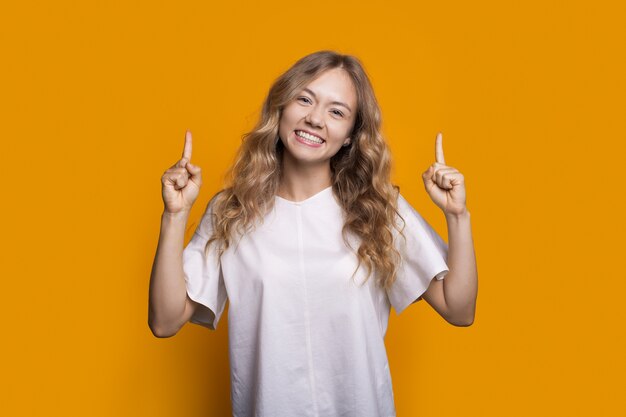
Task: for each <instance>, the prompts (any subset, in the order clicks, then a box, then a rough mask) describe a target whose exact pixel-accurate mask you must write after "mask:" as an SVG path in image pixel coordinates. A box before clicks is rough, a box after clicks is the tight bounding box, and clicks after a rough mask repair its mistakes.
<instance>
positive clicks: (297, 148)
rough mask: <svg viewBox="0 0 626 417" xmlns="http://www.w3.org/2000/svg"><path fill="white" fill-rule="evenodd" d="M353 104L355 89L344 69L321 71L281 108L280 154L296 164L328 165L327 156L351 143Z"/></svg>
mask: <svg viewBox="0 0 626 417" xmlns="http://www.w3.org/2000/svg"><path fill="white" fill-rule="evenodd" d="M356 106H357V98H356V89H355V88H354V84H353V83H352V80H351V79H350V76H349V75H348V74H347V73H346V72H345V70H343V69H341V68H334V69H331V70H328V71H326V72H324V73H322V75H320V76H319V77H318V78H316V79H314V80H313V81H311V82H310V83H309V84H308V85H307V86H306V87H305V88H304V89H303V90H302V91H300V92H299V93H298V95H297V96H296V97H295V99H294V100H292V102H291V103H289V104H288V105H287V106H285V108H284V109H283V113H282V116H281V119H280V124H279V127H278V134H279V136H280V139H281V141H282V142H283V144H284V145H285V152H284V155H283V157H284V158H289V159H291V161H290V162H295V163H299V164H307V165H315V164H323V165H330V158H331V157H333V156H334V155H335V154H336V153H337V152H338V151H339V149H341V147H342V145H344V144H348V143H350V140H351V138H350V133H351V130H352V127H353V126H354V121H355V119H356Z"/></svg>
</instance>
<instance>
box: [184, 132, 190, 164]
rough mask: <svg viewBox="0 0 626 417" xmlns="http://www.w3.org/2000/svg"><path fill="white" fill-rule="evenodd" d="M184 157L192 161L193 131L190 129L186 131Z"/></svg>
mask: <svg viewBox="0 0 626 417" xmlns="http://www.w3.org/2000/svg"><path fill="white" fill-rule="evenodd" d="M183 159H186V160H187V161H191V132H190V131H189V130H188V131H187V132H186V133H185V147H184V148H183ZM183 166H184V165H183Z"/></svg>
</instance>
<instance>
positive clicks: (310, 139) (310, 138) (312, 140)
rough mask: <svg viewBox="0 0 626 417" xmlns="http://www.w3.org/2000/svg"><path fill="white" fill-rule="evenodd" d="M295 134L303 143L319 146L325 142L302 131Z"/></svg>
mask: <svg viewBox="0 0 626 417" xmlns="http://www.w3.org/2000/svg"><path fill="white" fill-rule="evenodd" d="M295 134H296V136H298V137H299V138H301V139H304V140H305V141H307V142H309V143H316V144H320V145H321V144H322V143H324V142H325V140H324V139H322V138H320V137H319V136H315V135H312V134H310V133H307V132H303V131H302V130H296V131H295Z"/></svg>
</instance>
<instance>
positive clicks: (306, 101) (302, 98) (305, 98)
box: [298, 97, 311, 104]
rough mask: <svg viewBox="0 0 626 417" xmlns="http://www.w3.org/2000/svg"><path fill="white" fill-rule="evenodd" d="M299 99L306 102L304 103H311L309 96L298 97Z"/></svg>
mask: <svg viewBox="0 0 626 417" xmlns="http://www.w3.org/2000/svg"><path fill="white" fill-rule="evenodd" d="M298 100H299V101H302V102H304V103H308V104H311V100H309V98H308V97H298Z"/></svg>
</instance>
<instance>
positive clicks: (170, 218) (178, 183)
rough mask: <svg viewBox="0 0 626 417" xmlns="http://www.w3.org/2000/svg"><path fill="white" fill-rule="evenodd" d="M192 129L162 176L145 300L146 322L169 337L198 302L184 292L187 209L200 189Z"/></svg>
mask: <svg viewBox="0 0 626 417" xmlns="http://www.w3.org/2000/svg"><path fill="white" fill-rule="evenodd" d="M190 159H191V132H189V131H187V133H186V134H185V147H184V149H183V156H182V159H180V160H179V161H178V162H177V163H176V164H174V165H173V166H172V167H171V168H169V169H168V170H167V171H165V173H164V174H163V176H162V177H161V183H162V196H163V202H164V204H165V209H164V210H163V215H162V216H161V233H160V235H159V244H158V246H157V251H156V255H155V257H154V263H153V264H152V273H151V274H150V292H149V301H148V326H150V330H152V334H154V335H155V336H157V337H170V336H173V335H175V334H176V333H177V332H178V331H179V330H180V328H181V327H182V326H183V325H184V324H185V323H186V322H187V321H189V318H190V317H191V315H192V314H193V313H194V311H195V308H196V306H197V304H196V303H195V302H194V301H192V300H191V299H190V298H189V297H188V296H187V286H186V282H185V272H184V270H183V249H184V244H185V242H184V240H185V227H186V226H187V219H188V217H189V212H190V211H191V207H192V206H193V203H194V201H195V200H196V198H197V197H198V193H199V192H200V186H201V185H202V175H201V169H200V167H197V166H195V165H192V164H191V163H190V162H189V161H190Z"/></svg>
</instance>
